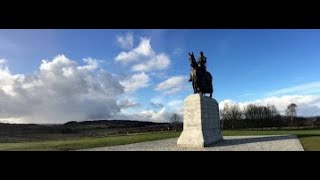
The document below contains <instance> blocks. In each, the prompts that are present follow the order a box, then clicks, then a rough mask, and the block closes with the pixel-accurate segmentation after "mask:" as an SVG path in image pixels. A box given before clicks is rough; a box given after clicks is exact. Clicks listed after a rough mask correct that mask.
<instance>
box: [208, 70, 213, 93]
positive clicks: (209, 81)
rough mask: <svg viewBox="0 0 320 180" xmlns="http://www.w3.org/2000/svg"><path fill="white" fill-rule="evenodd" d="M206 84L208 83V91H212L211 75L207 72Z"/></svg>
mask: <svg viewBox="0 0 320 180" xmlns="http://www.w3.org/2000/svg"><path fill="white" fill-rule="evenodd" d="M207 84H208V85H209V87H210V88H209V93H212V92H213V86H212V75H211V74H210V73H209V72H207Z"/></svg>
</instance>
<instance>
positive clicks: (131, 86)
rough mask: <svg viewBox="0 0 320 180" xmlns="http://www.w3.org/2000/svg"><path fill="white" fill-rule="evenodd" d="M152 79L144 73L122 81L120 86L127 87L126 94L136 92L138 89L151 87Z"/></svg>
mask: <svg viewBox="0 0 320 180" xmlns="http://www.w3.org/2000/svg"><path fill="white" fill-rule="evenodd" d="M149 81H150V78H149V76H148V75H147V74H145V73H144V72H141V73H137V74H134V75H132V76H130V77H129V78H127V79H125V80H123V81H120V84H121V85H123V86H124V87H125V92H134V91H136V90H138V89H141V88H145V87H148V86H149Z"/></svg>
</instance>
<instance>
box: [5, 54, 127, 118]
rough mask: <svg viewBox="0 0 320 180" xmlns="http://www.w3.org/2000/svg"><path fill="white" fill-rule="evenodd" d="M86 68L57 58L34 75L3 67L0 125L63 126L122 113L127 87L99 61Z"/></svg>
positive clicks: (87, 63)
mask: <svg viewBox="0 0 320 180" xmlns="http://www.w3.org/2000/svg"><path fill="white" fill-rule="evenodd" d="M83 61H84V65H79V64H78V63H77V62H76V61H73V60H70V59H68V58H67V57H66V56H64V55H58V56H56V57H55V58H53V59H52V60H42V63H41V65H40V67H39V70H37V71H35V72H34V73H33V74H12V73H11V72H10V70H9V67H8V66H6V65H5V61H4V60H1V64H0V122H1V121H2V122H4V121H10V122H16V123H64V122H67V121H82V120H87V119H95V118H109V117H112V116H113V115H115V114H117V113H118V112H119V111H120V106H119V105H118V104H117V103H116V98H117V96H119V95H121V94H122V93H123V92H124V87H123V86H122V85H121V84H120V83H119V82H118V81H117V80H116V79H115V78H114V77H113V76H111V75H110V74H109V73H107V72H106V71H104V70H102V69H99V67H98V61H97V60H95V59H92V58H87V59H83Z"/></svg>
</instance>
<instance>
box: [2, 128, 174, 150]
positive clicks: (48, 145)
mask: <svg viewBox="0 0 320 180" xmlns="http://www.w3.org/2000/svg"><path fill="white" fill-rule="evenodd" d="M179 135H180V132H156V133H147V134H136V135H135V134H132V135H123V136H113V137H112V136H111V137H103V138H79V139H74V140H61V141H57V140H55V141H43V142H24V143H0V150H2V151H11V150H13V151H59V150H62V151H66V150H78V149H86V148H94V147H103V146H113V145H123V144H130V143H137V142H143V141H152V140H160V139H168V138H174V137H178V136H179Z"/></svg>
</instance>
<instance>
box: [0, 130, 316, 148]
mask: <svg viewBox="0 0 320 180" xmlns="http://www.w3.org/2000/svg"><path fill="white" fill-rule="evenodd" d="M180 133H181V132H173V131H167V132H155V133H145V134H131V135H122V136H111V137H102V138H97V137H96V138H78V139H73V140H60V141H59V140H54V141H42V142H25V143H0V150H2V151H3V150H5V151H10V150H14V151H20V150H21V151H61V150H62V151H67V150H79V149H87V148H95V147H104V146H115V145H124V144H131V143H138V142H144V141H153V140H160V139H168V138H175V137H179V135H180ZM222 134H223V136H250V135H286V134H294V135H297V136H298V138H299V140H300V142H301V144H302V146H303V148H304V150H306V151H320V129H298V130H266V131H253V130H223V131H222Z"/></svg>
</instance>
